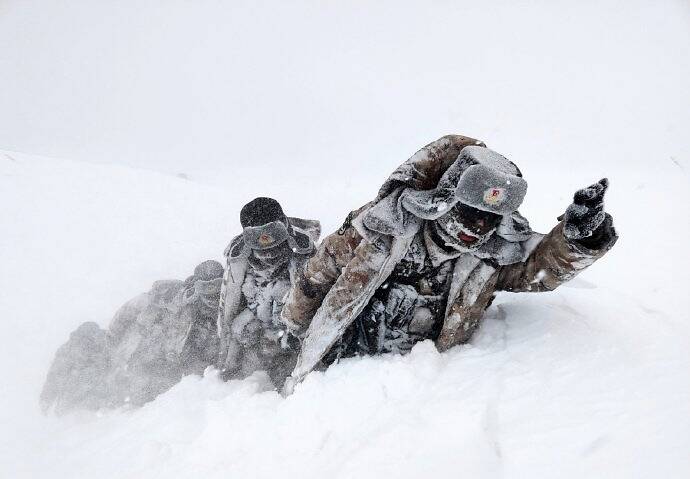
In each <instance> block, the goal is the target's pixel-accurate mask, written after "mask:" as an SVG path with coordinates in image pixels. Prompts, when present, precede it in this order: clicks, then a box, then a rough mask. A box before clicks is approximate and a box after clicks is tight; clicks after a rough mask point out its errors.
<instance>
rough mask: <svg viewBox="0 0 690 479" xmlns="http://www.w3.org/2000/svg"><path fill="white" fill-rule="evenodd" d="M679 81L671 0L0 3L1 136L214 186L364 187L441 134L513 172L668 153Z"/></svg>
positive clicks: (677, 114) (681, 153)
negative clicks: (505, 160) (658, 149)
mask: <svg viewBox="0 0 690 479" xmlns="http://www.w3.org/2000/svg"><path fill="white" fill-rule="evenodd" d="M287 3H289V5H287ZM688 78H690V6H689V4H688V3H687V2H681V1H667V2H658V1H656V2H652V1H649V2H634V1H633V2H627V1H626V2H623V1H620V2H610V1H609V2H572V1H567V2H531V3H530V2H508V1H506V2H489V4H488V5H486V2H451V1H436V2H357V1H355V2H273V1H270V2H265V1H264V2H261V1H260V2H253V1H252V2H220V1H208V0H199V1H194V2H191V1H180V0H166V1H162V0H158V1H152V0H145V1H123V2H119V1H118V2H115V1H109V2H106V1H94V0H72V1H53V0H41V1H36V0H4V1H2V2H1V3H0V148H3V149H9V150H16V151H22V152H28V153H34V154H43V155H49V156H55V157H65V158H72V159H81V160H89V161H108V162H118V163H125V164H128V165H134V166H140V167H144V168H151V169H156V170H162V171H167V172H171V173H177V172H185V173H187V174H190V175H191V176H192V177H197V178H199V179H204V180H207V181H216V182H219V181H227V180H229V179H230V178H231V177H232V176H236V175H237V174H238V173H237V172H238V171H244V172H245V173H244V174H245V175H246V178H250V177H253V176H255V174H257V173H261V172H264V171H266V170H270V169H274V170H273V171H275V172H276V174H277V175H276V177H277V178H280V179H281V181H287V182H290V181H294V182H296V183H299V184H304V182H305V181H311V180H316V179H317V178H318V177H319V175H321V176H324V175H326V176H327V175H332V176H333V177H347V178H348V180H357V179H358V178H360V177H361V178H365V177H369V176H371V175H375V176H376V177H377V180H376V181H377V182H380V180H381V179H382V178H381V176H382V174H383V173H387V172H389V171H390V170H391V169H392V168H393V167H394V166H395V165H396V164H398V163H400V162H401V161H402V160H404V159H405V158H407V157H408V156H409V155H410V154H411V153H413V152H414V151H415V150H416V149H418V148H419V147H421V146H422V145H424V144H425V143H427V142H429V141H431V140H433V139H435V138H437V137H439V136H441V135H442V134H446V133H451V132H453V133H463V134H467V135H470V136H475V137H479V138H481V139H483V140H485V141H486V142H487V143H488V144H489V145H490V146H493V147H494V148H495V149H497V150H499V151H501V152H502V153H504V154H506V155H507V156H509V157H510V158H512V159H514V160H515V161H516V162H517V163H518V164H519V165H520V166H521V167H522V168H523V170H526V171H527V172H529V171H530V167H533V166H532V165H534V166H538V167H540V168H549V167H553V168H562V167H564V166H567V165H572V161H573V160H577V161H584V162H585V163H586V164H588V165H590V166H596V165H597V164H599V163H600V162H601V161H602V159H605V158H607V157H609V156H610V155H615V156H618V157H619V158H620V160H621V161H626V162H632V163H635V162H643V161H645V162H646V161H648V160H649V159H648V158H646V157H645V155H635V157H634V158H627V156H629V153H630V152H635V151H639V147H640V144H649V143H650V142H655V143H656V142H658V143H661V144H664V145H666V146H668V147H669V151H668V152H663V155H664V157H666V156H675V157H680V159H681V161H683V159H684V158H687V155H688V141H687V140H686V139H685V138H684V137H687V134H686V132H683V131H681V128H680V126H679V125H682V124H687V123H688V119H689V116H690V113H689V112H690V93H688V91H689V90H690V89H688V88H687V82H688ZM604 139H605V141H603V140H604ZM588 140H594V141H593V142H594V143H596V144H601V143H602V142H603V143H610V145H611V146H610V149H606V148H604V149H602V148H599V150H598V151H597V152H588V153H587V154H583V153H582V151H581V148H582V147H583V145H586V144H587V143H588ZM576 150H580V151H579V152H578V153H577V155H575V153H573V152H574V151H576ZM667 159H668V158H664V161H666V160H667ZM242 178H245V176H242Z"/></svg>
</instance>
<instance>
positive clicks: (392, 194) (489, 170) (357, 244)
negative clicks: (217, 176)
mask: <svg viewBox="0 0 690 479" xmlns="http://www.w3.org/2000/svg"><path fill="white" fill-rule="evenodd" d="M607 186H608V181H607V180H606V179H603V180H601V181H599V182H598V183H595V184H593V185H591V186H589V187H587V188H584V189H582V190H579V191H578V192H577V193H575V197H574V202H573V204H571V205H570V206H569V207H568V208H567V210H566V212H565V215H563V216H562V217H559V220H561V221H560V222H559V223H558V224H557V225H556V226H555V227H554V228H553V230H552V231H551V232H550V233H549V234H547V235H542V234H539V233H535V232H533V231H532V230H531V229H530V227H529V223H528V222H527V220H526V219H525V218H524V217H522V216H521V215H520V214H519V213H518V207H519V206H520V204H521V203H522V200H523V198H524V196H525V193H526V191H527V183H526V181H525V180H524V179H523V178H522V174H521V172H520V170H519V169H518V168H517V166H515V164H513V163H512V162H510V161H509V160H507V159H506V158H505V157H503V156H501V155H500V154H498V153H496V152H494V151H492V150H490V149H488V148H486V147H485V145H484V144H483V143H481V142H479V141H477V140H474V139H472V138H468V137H463V136H459V135H449V136H445V137H442V138H441V139H439V140H437V141H434V142H433V143H430V144H429V145H427V146H425V147H424V148H422V149H421V150H420V151H418V152H417V153H416V154H415V155H414V156H412V157H411V158H410V159H409V160H408V161H406V162H405V163H403V164H402V165H401V166H400V167H399V168H398V169H396V170H395V171H394V172H393V174H392V175H391V176H390V177H389V178H388V180H387V181H386V182H385V183H384V184H383V186H382V187H381V189H380V190H379V193H378V195H377V197H376V198H375V199H374V200H373V201H372V202H371V203H369V204H367V205H365V206H363V207H362V208H360V209H359V210H356V211H354V212H352V213H351V214H350V216H349V217H348V220H347V221H346V222H345V224H344V225H343V227H342V228H341V229H340V230H339V231H338V232H336V233H334V234H332V235H330V236H328V237H327V238H326V239H325V240H324V241H323V242H322V243H321V245H320V246H319V248H318V250H317V252H316V254H315V255H314V256H313V257H312V258H311V259H310V260H309V261H308V262H307V264H306V266H305V270H304V273H303V274H302V275H300V276H299V278H298V279H297V281H296V282H295V284H294V286H293V287H292V289H291V290H290V293H289V296H288V298H287V301H286V304H285V306H284V308H283V310H282V319H283V321H284V323H285V324H286V325H287V326H289V327H290V328H291V330H292V331H293V333H294V334H296V335H300V336H304V340H303V344H302V351H301V353H300V356H299V359H298V361H297V364H296V367H295V369H294V371H293V373H292V378H291V379H290V381H288V382H287V383H286V387H285V389H286V391H287V392H289V391H290V390H291V388H292V387H293V386H294V384H295V383H296V382H298V381H300V380H301V379H302V378H303V377H304V376H305V375H306V374H307V373H308V372H309V371H310V370H311V369H313V368H314V367H317V366H318V365H322V366H323V365H327V364H328V363H330V362H331V361H333V360H334V359H335V358H337V357H339V356H348V355H354V354H379V353H386V352H399V353H404V352H407V351H409V350H410V349H411V347H412V346H413V345H414V344H415V343H416V342H417V341H420V340H423V339H432V340H434V341H435V342H436V345H437V347H438V349H439V350H441V351H444V350H446V349H448V348H450V347H452V346H454V345H456V344H461V343H465V342H467V341H469V340H470V338H471V337H472V334H473V333H474V332H475V331H476V330H477V328H478V327H479V324H480V322H481V319H482V315H483V312H484V310H485V309H486V308H487V307H488V306H489V304H490V303H491V301H492V299H493V297H494V294H495V293H496V292H497V291H513V292H518V291H550V290H553V289H554V288H556V287H557V286H559V285H560V284H562V283H564V282H566V281H568V280H570V279H572V278H573V277H574V276H575V275H576V274H578V273H579V272H580V271H582V270H583V269H585V268H586V267H588V266H589V265H591V264H592V263H593V262H594V261H596V260H597V259H599V258H600V257H602V256H603V255H604V254H605V253H606V252H607V251H608V250H609V249H610V248H611V247H612V246H613V244H614V243H615V242H616V239H617V235H616V232H615V230H614V228H613V220H612V218H611V216H610V215H608V214H607V213H605V212H604V208H603V198H604V193H605V191H606V188H607Z"/></svg>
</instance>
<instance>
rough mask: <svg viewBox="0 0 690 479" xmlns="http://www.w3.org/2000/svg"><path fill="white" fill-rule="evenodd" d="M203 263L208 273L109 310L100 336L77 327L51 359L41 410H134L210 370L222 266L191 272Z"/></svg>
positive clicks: (164, 284)
mask: <svg viewBox="0 0 690 479" xmlns="http://www.w3.org/2000/svg"><path fill="white" fill-rule="evenodd" d="M209 264H210V265H211V266H215V268H210V270H209V268H206V271H205V272H204V274H203V275H201V277H200V276H199V275H197V274H195V275H194V276H191V277H190V278H188V279H187V280H186V281H179V280H164V281H157V282H155V283H154V284H153V286H152V288H151V290H150V291H148V292H147V293H144V294H141V295H139V296H137V297H135V298H133V299H132V300H130V301H128V302H127V303H125V304H124V305H123V306H122V307H121V308H120V309H119V310H118V311H117V312H116V314H115V316H114V317H113V319H112V321H111V323H110V326H109V328H108V330H107V331H106V330H103V329H101V328H100V327H99V326H98V325H97V324H96V323H92V322H89V323H84V324H82V325H81V326H79V328H77V330H76V331H74V332H73V333H72V334H71V335H70V339H69V340H68V341H67V342H66V343H65V344H63V345H62V346H61V347H60V348H59V349H58V351H57V353H56V355H55V359H54V360H53V363H52V365H51V367H50V370H49V372H48V376H47V379H46V382H45V385H44V387H43V391H42V393H41V406H42V408H43V409H44V410H46V411H47V410H49V409H53V410H54V411H55V412H56V413H58V414H60V413H64V412H67V411H69V410H72V409H99V408H103V407H117V406H121V405H124V404H131V405H141V404H143V403H145V402H148V401H151V400H152V399H154V398H155V397H156V396H158V395H159V394H161V393H162V392H164V391H166V390H168V389H169V388H170V387H172V386H173V385H175V384H176V383H177V382H179V381H180V379H181V378H182V377H183V376H185V375H187V374H201V373H202V372H203V371H204V369H205V368H206V367H208V366H209V365H212V364H214V363H215V358H216V357H217V354H218V337H217V333H216V314H217V309H218V301H219V295H220V286H221V281H222V280H221V275H222V270H223V268H222V266H221V265H220V263H218V262H216V261H209V262H205V263H202V264H201V265H200V266H199V267H198V268H197V271H199V270H200V268H201V267H202V266H208V265H209ZM214 270H215V273H214ZM197 271H195V273H196V272H197ZM214 274H215V276H216V277H215V278H214V277H213V276H214Z"/></svg>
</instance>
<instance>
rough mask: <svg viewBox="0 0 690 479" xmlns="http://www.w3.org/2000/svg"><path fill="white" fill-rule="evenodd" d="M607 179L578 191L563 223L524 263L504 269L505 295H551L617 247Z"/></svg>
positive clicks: (499, 286) (501, 275)
mask: <svg viewBox="0 0 690 479" xmlns="http://www.w3.org/2000/svg"><path fill="white" fill-rule="evenodd" d="M607 188H608V180H607V179H606V178H604V179H602V180H600V181H599V182H597V183H595V184H593V185H591V186H588V187H587V188H583V189H581V190H578V191H577V192H576V193H575V196H574V198H573V203H572V204H571V205H570V206H568V209H567V210H566V212H565V214H564V215H563V216H561V217H560V218H559V219H562V221H561V222H560V223H558V225H556V227H555V228H554V229H553V230H551V232H550V233H549V234H548V235H546V236H545V237H544V238H543V239H542V240H541V242H540V243H539V244H538V245H537V247H536V248H535V249H534V251H532V253H531V254H530V255H529V257H528V258H527V259H526V260H525V261H524V262H522V263H516V264H511V265H507V266H504V267H503V268H502V269H501V271H500V273H499V278H498V282H497V285H496V286H497V289H499V290H503V291H515V292H520V291H535V292H539V291H551V290H553V289H556V288H557V287H558V286H560V285H561V284H563V283H565V282H566V281H569V280H571V279H572V278H574V277H575V276H576V275H577V274H578V273H579V272H580V271H582V270H583V269H585V268H587V267H588V266H589V265H591V264H592V263H594V262H595V261H596V260H597V259H599V258H601V257H602V256H603V255H604V254H605V253H606V252H607V251H608V250H609V249H611V248H612V247H613V245H614V244H615V242H616V240H617V239H618V235H617V234H616V230H615V229H614V227H613V218H612V217H611V215H609V214H608V213H605V212H604V194H605V193H606V189H607Z"/></svg>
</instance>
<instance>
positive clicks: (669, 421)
mask: <svg viewBox="0 0 690 479" xmlns="http://www.w3.org/2000/svg"><path fill="white" fill-rule="evenodd" d="M10 156H11V157H12V158H13V159H14V161H10V160H8V159H7V157H2V156H0V158H2V162H0V167H1V170H0V185H1V187H2V188H1V190H0V191H2V201H3V204H11V205H13V207H12V208H5V209H3V210H2V218H1V221H2V222H3V224H11V225H12V228H10V229H8V230H7V232H6V233H5V234H4V235H3V237H2V242H3V245H2V246H3V247H2V248H1V249H0V251H1V252H2V253H1V254H2V257H1V258H0V260H1V262H2V264H3V265H4V271H5V274H3V275H2V280H1V281H2V284H1V285H0V291H1V292H2V293H1V294H2V304H3V310H4V314H5V320H4V322H3V323H4V331H5V333H6V335H7V336H8V337H11V338H15V339H17V340H12V341H5V342H4V343H3V344H4V348H3V350H2V352H1V353H0V354H2V361H3V363H4V364H7V365H21V366H20V367H8V368H5V377H6V381H8V383H9V384H11V385H12V387H11V388H9V390H8V393H7V394H5V395H4V397H3V398H2V408H1V411H0V413H1V414H2V423H3V425H4V427H3V429H2V431H3V432H2V436H1V437H2V440H3V444H2V448H0V449H1V450H2V454H3V457H2V458H1V459H2V460H1V461H0V463H1V464H2V469H3V470H4V471H5V472H3V474H2V475H3V476H4V477H42V476H45V475H47V474H48V471H50V475H51V477H94V476H99V477H104V478H107V477H190V476H205V477H224V476H234V477H276V475H281V477H323V476H333V477H372V476H375V475H377V474H383V473H386V474H389V475H393V476H395V477H419V476H420V475H426V476H430V475H433V474H439V475H440V476H445V475H448V474H450V473H454V471H462V472H464V473H466V474H467V475H469V476H474V477H495V476H497V475H500V474H504V475H506V476H509V477H510V476H517V475H522V474H525V473H528V475H530V476H531V477H542V476H543V477H549V476H550V474H551V473H552V471H553V469H554V468H555V467H557V468H558V470H559V474H560V475H562V476H564V477H576V476H577V477H582V476H583V475H584V476H598V475H601V474H602V473H603V472H604V471H605V474H606V475H607V476H612V477H652V476H657V475H658V476H664V477H683V476H684V475H686V473H687V472H688V471H689V470H690V469H689V468H688V464H687V450H688V446H689V445H690V442H689V439H688V431H689V430H690V407H689V405H690V388H689V387H688V379H687V371H688V367H690V355H689V353H688V348H687V339H688V332H690V327H689V326H688V309H687V305H683V300H682V299H680V298H679V299H678V301H677V302H675V303H674V301H673V300H672V297H673V296H676V295H677V296H679V297H681V298H682V295H681V293H682V291H684V289H685V288H686V287H687V284H688V283H687V272H685V271H683V270H681V265H687V264H688V261H687V260H688V254H687V250H685V249H682V248H677V249H674V248H672V247H671V246H672V244H669V247H666V248H656V249H654V251H653V254H652V251H650V248H645V247H643V246H644V237H643V236H642V235H641V233H642V232H644V231H645V230H646V228H650V230H652V231H654V230H656V228H657V227H658V228H660V227H661V223H665V218H664V217H656V218H655V216H654V215H653V214H651V212H652V211H654V210H655V208H656V207H655V205H656V204H658V201H662V200H663V199H664V196H665V195H666V188H665V187H661V188H658V187H656V186H655V187H654V188H653V187H652V186H651V185H671V186H673V187H682V186H683V185H684V184H685V183H686V182H687V177H686V176H684V175H682V174H679V173H678V172H677V168H676V167H675V166H673V165H671V166H672V168H670V167H661V166H660V167H659V168H656V169H655V170H654V171H649V172H646V173H645V175H646V182H647V185H650V186H648V187H646V194H645V197H644V198H643V199H642V201H640V203H639V204H637V205H634V207H632V206H630V205H628V206H627V207H626V206H624V205H623V202H622V201H620V200H616V198H625V197H628V198H632V197H633V193H634V191H635V189H636V188H637V184H636V183H635V182H634V181H629V180H628V179H627V178H630V176H632V177H633V178H634V177H636V175H637V173H636V172H632V174H631V175H630V176H628V174H627V173H630V172H627V173H626V172H625V171H612V172H611V177H612V178H617V181H615V182H612V191H611V201H610V203H611V204H610V205H609V210H610V211H611V212H612V213H613V214H614V217H615V218H616V221H617V225H618V227H619V230H620V231H621V235H622V239H621V242H620V243H621V244H620V248H619V246H618V245H617V246H616V247H615V248H614V250H612V252H611V253H610V255H609V257H606V258H605V259H603V260H602V261H601V262H600V263H599V264H597V265H595V266H594V267H593V268H592V269H591V270H589V271H587V272H585V273H584V274H583V275H581V276H580V277H578V278H576V279H575V280H574V281H573V282H572V283H570V284H568V285H567V286H565V287H563V288H562V289H560V290H557V291H555V292H553V293H545V294H534V295H530V294H514V295H512V294H503V295H501V296H499V297H498V298H497V300H496V302H495V303H494V305H492V306H491V308H490V309H489V311H488V313H487V314H488V318H487V320H486V322H485V324H484V326H483V327H482V328H481V329H480V331H479V333H478V336H477V337H476V339H475V340H474V341H473V343H472V344H471V345H470V346H466V347H463V348H454V349H452V350H451V351H448V352H447V353H444V354H439V353H437V352H436V351H435V349H434V348H433V346H432V345H431V344H430V343H423V344H420V345H418V346H416V347H415V348H414V350H413V352H412V353H411V354H410V355H408V356H404V357H401V356H395V355H389V356H384V357H379V358H364V359H348V360H344V361H341V362H340V363H339V364H338V365H335V366H333V367H331V368H330V369H329V370H328V371H326V372H325V373H322V372H319V373H313V374H310V375H309V376H308V377H307V378H306V380H305V381H304V383H302V384H301V385H299V386H298V387H297V388H296V390H295V392H294V394H293V395H292V396H290V397H288V398H282V397H281V396H279V395H278V394H277V393H276V392H274V391H270V390H266V389H267V385H268V381H267V379H266V378H265V377H264V376H262V375H261V374H256V375H255V376H253V377H252V378H250V379H247V380H245V381H241V382H237V381H235V382H229V383H222V382H221V381H219V379H218V378H217V377H216V375H215V373H214V372H213V371H208V372H207V374H206V376H205V377H204V378H203V379H202V378H197V377H188V378H186V379H185V380H183V381H182V383H180V384H179V385H177V386H175V387H173V388H172V390H170V391H169V392H167V393H166V394H164V395H163V396H161V397H159V398H158V399H157V400H156V401H154V402H152V403H150V404H148V405H146V406H145V407H144V408H142V409H140V410H131V411H102V412H100V413H98V414H86V413H83V414H74V415H70V416H67V417H64V418H54V417H43V416H41V415H40V414H39V412H38V405H37V398H38V392H39V390H40V386H41V384H42V381H43V377H44V375H45V373H46V371H47V368H48V365H49V363H50V360H51V358H52V355H53V353H54V351H55V349H56V347H57V346H58V345H59V344H60V343H61V342H63V341H64V340H65V339H66V338H67V335H68V333H69V331H71V330H72V329H74V328H75V327H76V326H77V325H78V324H79V323H80V322H82V321H85V320H89V319H93V320H96V321H98V322H99V323H100V324H101V325H106V324H107V321H108V320H109V317H110V315H112V314H113V313H114V311H115V309H116V307H117V306H119V304H120V303H122V302H123V301H124V300H125V299H127V298H128V297H130V296H133V295H135V294H136V293H137V292H140V291H143V290H145V289H146V287H147V286H148V284H149V283H150V282H152V281H153V280H155V279H160V278H162V277H185V276H186V275H188V274H189V272H190V271H191V269H192V268H193V267H194V265H196V264H197V263H198V262H199V261H201V260H203V259H207V258H212V257H216V258H217V257H219V256H220V254H221V252H222V248H223V246H224V245H225V243H226V242H227V238H228V237H231V236H233V235H234V234H235V233H236V232H237V231H236V229H238V228H239V225H238V224H236V223H237V222H236V221H233V219H231V218H228V219H227V221H222V219H225V218H226V216H224V215H225V212H226V211H228V209H229V207H228V206H227V205H228V204H229V203H232V199H231V198H229V196H228V195H227V193H226V192H224V191H223V190H220V189H215V188H213V187H209V186H204V185H200V184H197V183H195V182H193V181H185V180H181V179H178V178H175V177H172V176H166V175H161V174H157V173H153V172H149V171H143V170H135V169H129V168H123V167H119V166H102V165H93V164H86V163H78V162H67V161H59V160H50V161H49V160H46V159H43V158H38V157H32V156H28V155H21V154H16V153H10ZM669 163H670V162H669ZM535 180H536V179H534V180H532V184H536V183H538V182H539V180H537V181H535ZM37 191H40V192H41V194H36V192H37ZM147 192H160V193H161V194H153V195H150V194H147ZM559 193H560V192H559ZM142 195H146V200H145V201H144V198H142ZM528 197H529V195H528ZM202 202H204V207H203V208H200V207H199V205H200V204H201V203H202ZM305 206H307V205H305ZM541 208H543V209H544V210H548V212H549V213H550V214H551V216H552V217H553V216H555V215H556V214H558V213H559V211H553V206H552V205H548V204H545V205H543V206H541ZM645 208H646V209H645ZM683 208H684V209H683ZM235 211H239V209H236V210H235ZM670 213H673V217H676V215H679V216H680V217H687V213H688V211H687V205H684V206H683V205H679V206H677V207H676V209H675V210H674V211H673V212H669V214H670ZM219 218H221V221H219ZM665 224H666V227H667V229H668V231H669V238H687V234H688V231H687V228H688V226H687V223H686V222H675V223H665ZM63 225H64V226H63ZM232 229H235V231H231V230H232ZM669 242H671V243H672V241H671V239H669ZM626 243H627V246H626ZM665 267H669V268H670V270H671V271H672V273H673V277H669V278H668V279H669V281H665V282H664V283H659V274H660V273H659V272H658V271H657V270H658V269H662V270H663V268H665ZM641 271H644V272H645V275H644V276H643V275H641V274H640V272H641ZM671 279H672V281H671ZM662 286H663V287H662ZM662 298H663V299H662ZM123 439H124V440H123ZM75 471H78V472H77V473H75Z"/></svg>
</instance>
